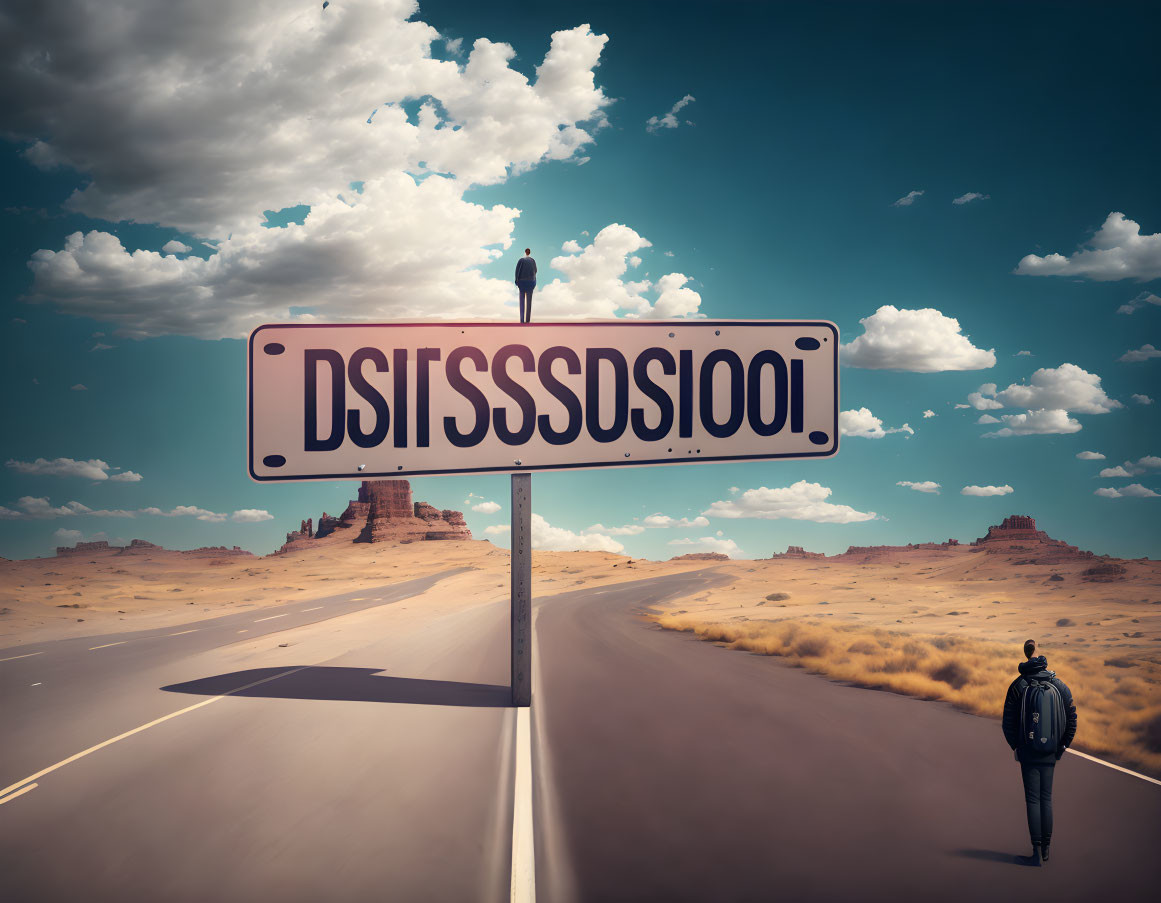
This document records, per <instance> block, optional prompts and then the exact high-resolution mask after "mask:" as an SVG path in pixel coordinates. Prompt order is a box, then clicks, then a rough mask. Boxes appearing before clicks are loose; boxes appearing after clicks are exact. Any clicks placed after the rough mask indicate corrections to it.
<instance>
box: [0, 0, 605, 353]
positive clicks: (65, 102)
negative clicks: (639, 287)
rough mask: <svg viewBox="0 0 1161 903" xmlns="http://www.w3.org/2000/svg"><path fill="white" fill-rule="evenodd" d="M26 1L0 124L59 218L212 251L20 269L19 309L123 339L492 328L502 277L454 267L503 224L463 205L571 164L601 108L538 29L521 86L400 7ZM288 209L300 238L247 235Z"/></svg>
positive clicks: (125, 254) (488, 251) (399, 0)
mask: <svg viewBox="0 0 1161 903" xmlns="http://www.w3.org/2000/svg"><path fill="white" fill-rule="evenodd" d="M30 10H31V11H30V12H29V14H28V15H27V16H26V17H25V21H22V48H21V52H20V53H11V54H6V55H4V57H3V58H2V59H0V75H2V77H3V82H4V84H5V85H6V87H7V88H8V94H7V96H8V97H9V99H10V100H11V101H12V102H11V103H9V104H8V105H7V106H6V111H7V115H5V116H3V117H2V118H0V128H3V129H6V130H7V132H8V133H9V134H13V135H15V136H16V137H17V138H18V139H23V140H25V141H28V142H30V143H32V146H31V149H30V150H29V152H28V156H29V159H30V160H31V161H32V162H34V163H36V164H37V165H40V166H42V167H46V168H47V167H52V166H58V165H59V166H67V167H69V168H71V169H74V170H77V171H78V172H81V173H83V174H84V176H85V179H86V180H87V185H86V187H85V188H83V189H82V190H80V191H77V192H76V193H74V195H73V196H72V198H71V199H70V201H69V202H68V206H69V207H70V209H72V210H74V211H76V212H79V213H83V214H85V215H87V216H89V217H92V218H95V219H104V220H107V221H113V222H117V221H132V222H141V223H157V224H159V225H162V226H165V227H168V228H173V229H177V230H180V231H181V232H183V233H185V234H187V235H190V236H195V237H197V238H198V239H199V240H201V241H203V242H204V243H207V244H208V246H209V247H210V248H211V250H212V253H211V255H210V256H209V258H208V259H202V258H200V257H198V256H188V257H184V258H183V257H179V256H176V255H174V254H166V253H164V249H163V251H162V252H161V253H159V252H157V251H154V250H149V249H141V250H136V249H133V248H130V249H128V250H126V249H125V248H124V247H123V246H122V245H121V242H120V240H119V239H118V238H116V237H115V236H114V235H112V234H110V233H109V232H102V231H91V232H89V233H88V234H87V235H83V234H81V233H75V234H74V235H72V236H70V237H69V238H68V239H67V241H66V243H65V246H64V248H63V249H61V250H58V251H53V250H41V251H39V252H37V253H36V254H35V255H33V259H32V260H31V261H30V266H31V267H32V269H33V270H34V283H33V288H32V292H31V294H30V298H31V300H36V301H41V302H46V303H51V304H52V305H53V306H55V307H56V308H57V309H59V310H62V311H64V312H66V313H70V314H75V315H81V316H91V317H94V318H97V319H100V320H103V321H106V322H111V323H114V324H116V325H117V326H118V327H119V333H120V334H124V335H129V336H132V337H136V338H142V337H146V336H153V335H162V334H185V335H194V336H200V337H204V338H220V337H226V336H241V335H244V334H246V332H247V331H248V330H249V329H250V328H252V327H253V326H254V325H256V324H258V323H261V322H263V321H269V320H285V319H287V318H288V313H287V311H288V308H289V307H292V306H293V307H307V308H310V309H311V310H313V311H314V314H313V315H314V316H316V317H318V318H320V319H327V320H350V319H355V320H362V319H380V318H382V319H391V318H406V317H413V316H421V315H422V316H431V315H432V313H433V312H438V314H439V315H441V316H447V317H453V318H454V317H502V316H505V315H507V314H508V313H510V310H509V305H510V303H511V302H512V301H513V300H514V294H513V292H514V290H513V288H512V286H511V285H510V284H509V283H508V281H507V280H506V279H501V278H485V277H484V276H483V275H482V274H481V273H480V272H479V270H478V267H480V266H482V265H484V264H487V263H490V262H491V261H493V260H494V259H496V257H497V256H498V255H500V254H501V253H502V252H503V250H505V249H507V248H509V247H510V245H511V239H512V233H513V229H514V220H515V218H516V217H517V216H518V215H519V211H518V210H515V209H513V208H509V207H505V206H502V205H496V206H493V207H491V208H485V207H483V206H480V205H478V204H473V203H471V202H470V201H468V200H467V199H466V198H465V192H467V191H469V190H470V189H471V187H472V186H473V185H495V184H499V183H502V182H503V181H504V180H505V179H507V178H509V177H510V176H511V175H513V174H516V173H521V172H525V171H527V170H528V169H530V168H532V167H534V166H537V165H539V164H541V163H545V162H547V161H553V160H567V159H570V158H571V159H574V160H577V159H578V158H577V157H576V155H577V154H578V153H580V152H581V150H582V149H583V148H585V147H586V146H588V145H590V144H591V143H592V142H593V140H594V138H593V136H594V134H595V133H596V130H597V129H599V128H600V127H601V125H602V124H603V123H604V112H603V110H604V107H605V106H606V105H607V104H608V103H609V100H608V98H607V97H606V96H605V94H604V93H603V91H602V90H601V89H600V88H599V87H597V86H596V84H595V81H594V70H595V67H596V66H597V64H598V62H599V59H600V56H601V53H602V51H603V48H604V45H605V42H606V40H607V39H606V37H605V36H604V35H598V34H594V33H593V32H592V31H591V30H590V28H589V27H588V26H587V25H582V26H578V27H576V28H573V29H569V30H563V31H558V32H556V33H554V34H553V35H552V38H551V43H550V45H549V46H548V50H547V54H546V55H545V56H544V59H543V62H542V63H541V64H540V65H539V66H537V67H536V71H535V76H534V77H533V78H532V79H529V78H527V77H525V76H524V75H523V74H521V72H519V71H517V70H516V69H513V68H512V67H511V65H510V64H511V62H512V60H513V58H514V56H515V52H514V50H513V49H512V48H511V47H510V46H508V45H507V44H503V43H496V42H493V41H490V40H487V39H483V38H481V39H479V40H478V41H476V42H475V44H474V45H473V47H472V49H471V52H470V55H469V56H468V58H467V59H466V60H464V61H456V60H440V59H437V58H435V57H434V56H433V55H432V52H431V48H432V44H433V42H436V41H442V38H441V36H440V35H439V34H438V32H437V31H436V30H435V29H434V28H432V27H431V26H429V25H427V24H426V23H424V22H422V21H419V20H416V19H413V18H411V17H412V16H413V14H414V13H415V11H416V10H415V4H414V3H413V2H409V0H364V2H361V3H342V4H331V6H330V7H329V8H328V9H327V10H326V12H325V13H323V12H321V10H320V9H310V10H307V9H305V8H299V7H297V6H295V5H288V4H286V3H284V2H281V0H252V2H248V3H244V4H238V3H233V2H227V0H206V2H203V3H198V4H194V5H191V6H189V7H183V8H182V9H181V10H177V11H174V9H173V8H172V6H171V4H167V3H162V2H161V0H108V2H105V3H102V4H100V5H99V8H98V7H97V6H93V5H91V4H88V3H84V2H81V0H62V2H61V3H59V4H56V5H54V6H52V7H51V8H48V7H44V6H43V5H40V6H35V7H30ZM158 21H166V22H167V23H168V25H169V27H167V28H165V29H163V30H162V31H160V32H159V31H158V30H157V28H156V23H157V22H158ZM111 22H116V23H118V24H117V27H109V23H111ZM142 48H148V50H147V51H145V50H143V49H142ZM77 59H84V60H85V61H86V62H85V65H84V66H74V65H71V64H67V63H66V62H64V61H68V60H77ZM33 60H35V61H36V62H35V63H33V62H32V61H33ZM404 101H407V102H408V103H407V104H406V105H405V103H404ZM413 101H414V102H415V103H417V104H418V105H419V109H418V111H415V110H414V107H413V106H412V102H413ZM141 136H148V138H149V140H142V137H141ZM356 182H362V183H363V185H362V191H361V192H359V191H358V190H354V189H352V188H351V187H350V186H351V185H352V183H356ZM296 205H305V206H306V207H307V208H309V214H308V215H307V216H306V218H305V220H304V221H303V222H302V223H301V224H298V223H292V224H291V225H288V226H286V227H284V228H266V227H264V226H263V223H264V222H265V211H279V210H282V209H284V208H288V207H293V206H296ZM433 235H438V236H439V239H438V241H433V240H432V239H431V236H433ZM585 313H586V314H587V315H590V316H591V315H592V314H590V313H587V312H585ZM598 315H599V314H598Z"/></svg>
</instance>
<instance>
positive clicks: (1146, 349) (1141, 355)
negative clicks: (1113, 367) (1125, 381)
mask: <svg viewBox="0 0 1161 903" xmlns="http://www.w3.org/2000/svg"><path fill="white" fill-rule="evenodd" d="M1155 357H1161V351H1159V350H1157V349H1156V348H1154V347H1153V346H1152V345H1148V344H1146V345H1142V346H1141V347H1140V348H1137V349H1136V350H1133V351H1126V352H1125V353H1124V354H1122V355H1121V356H1120V357H1119V358H1117V360H1119V361H1120V362H1121V363H1124V364H1137V363H1140V362H1141V361H1147V360H1150V359H1151V358H1155Z"/></svg>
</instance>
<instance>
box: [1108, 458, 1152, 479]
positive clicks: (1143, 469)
mask: <svg viewBox="0 0 1161 903" xmlns="http://www.w3.org/2000/svg"><path fill="white" fill-rule="evenodd" d="M1159 467H1161V458H1158V457H1157V456H1156V455H1145V457H1143V458H1138V459H1137V462H1136V463H1135V464H1134V463H1133V462H1132V461H1126V462H1125V463H1124V464H1118V465H1117V466H1116V467H1106V468H1105V469H1104V470H1102V471H1101V472H1100V474H1098V476H1102V477H1135V476H1138V475H1140V474H1143V473H1148V472H1149V471H1150V470H1156V469H1157V468H1159Z"/></svg>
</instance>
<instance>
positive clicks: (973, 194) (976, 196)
mask: <svg viewBox="0 0 1161 903" xmlns="http://www.w3.org/2000/svg"><path fill="white" fill-rule="evenodd" d="M990 197H991V195H990V194H980V192H978V191H969V192H968V193H967V194H961V195H960V196H959V197H958V198H955V199H954V200H953V201H952V203H953V204H955V205H956V206H957V207H962V206H963V205H964V204H970V203H971V202H972V201H986V200H988V198H990Z"/></svg>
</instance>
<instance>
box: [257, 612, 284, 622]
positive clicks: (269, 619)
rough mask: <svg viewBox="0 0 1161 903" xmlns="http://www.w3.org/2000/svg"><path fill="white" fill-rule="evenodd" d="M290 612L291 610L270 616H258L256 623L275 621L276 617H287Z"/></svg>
mask: <svg viewBox="0 0 1161 903" xmlns="http://www.w3.org/2000/svg"><path fill="white" fill-rule="evenodd" d="M288 614H290V612H283V613H282V614H280V615H271V616H270V617H268V618H257V619H256V620H255V621H254V623H255V624H257V623H258V622H259V621H273V620H274V619H275V618H285V617H286V616H287V615H288Z"/></svg>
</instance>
